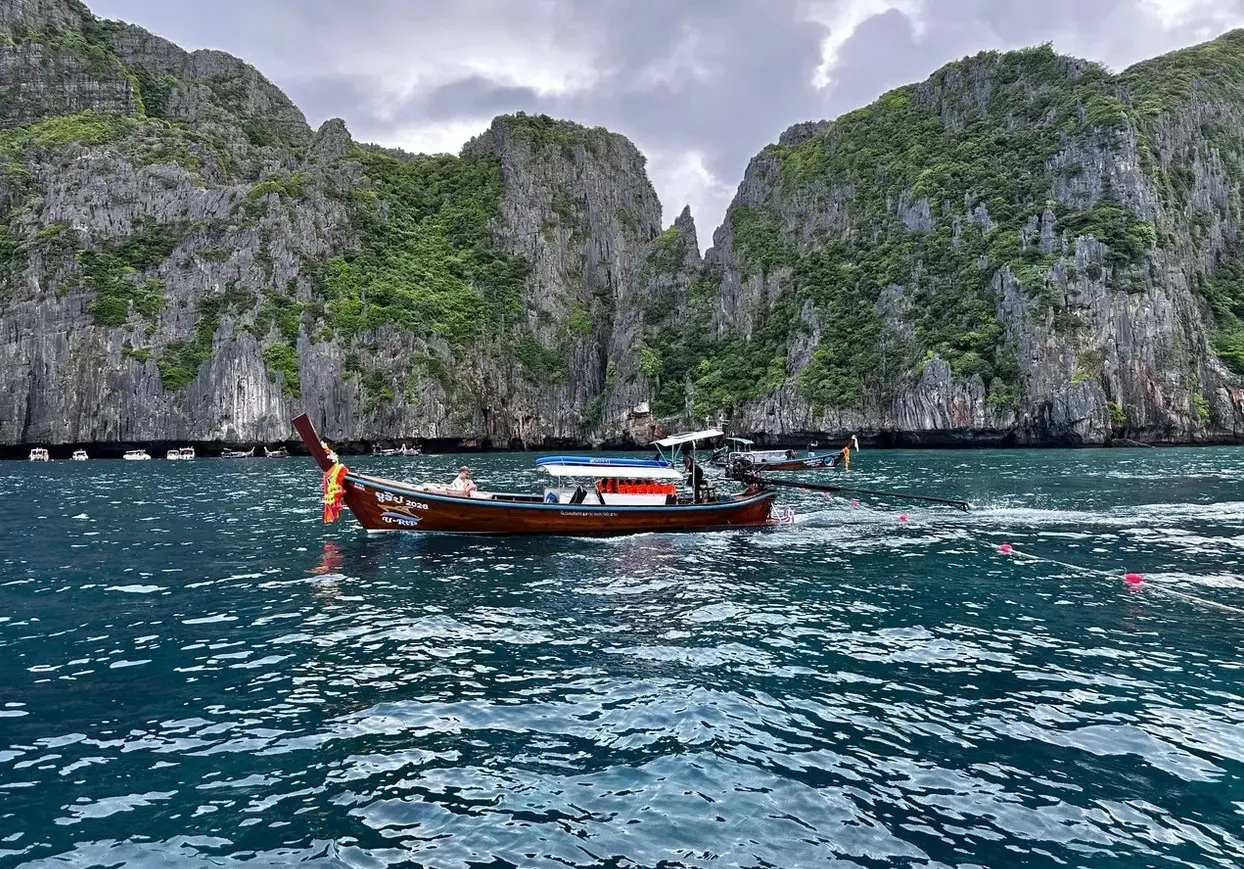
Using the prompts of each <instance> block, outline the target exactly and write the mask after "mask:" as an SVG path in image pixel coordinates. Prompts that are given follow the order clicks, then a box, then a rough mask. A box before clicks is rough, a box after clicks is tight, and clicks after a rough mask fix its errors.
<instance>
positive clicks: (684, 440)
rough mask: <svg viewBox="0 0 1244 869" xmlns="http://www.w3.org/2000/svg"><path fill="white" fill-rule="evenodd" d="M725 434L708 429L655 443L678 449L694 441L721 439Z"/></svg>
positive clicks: (677, 435) (655, 442)
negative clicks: (680, 445)
mask: <svg viewBox="0 0 1244 869" xmlns="http://www.w3.org/2000/svg"><path fill="white" fill-rule="evenodd" d="M723 434H725V432H722V431H719V430H718V429H715V428H708V429H705V430H704V431H693V432H688V433H686V434H676V435H670V436H669V437H667V438H661V440H659V441H653V443H654V444H656V445H657V446H659V447H676V446H678V445H679V444H689V443H691V442H692V441H706V440H708V439H709V438H716V437H721V436H722V435H723Z"/></svg>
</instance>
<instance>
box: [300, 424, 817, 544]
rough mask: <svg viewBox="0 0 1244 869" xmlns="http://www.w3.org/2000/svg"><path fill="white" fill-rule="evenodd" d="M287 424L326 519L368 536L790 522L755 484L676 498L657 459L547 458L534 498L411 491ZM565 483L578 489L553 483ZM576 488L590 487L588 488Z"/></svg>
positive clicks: (308, 428) (309, 430) (592, 532)
mask: <svg viewBox="0 0 1244 869" xmlns="http://www.w3.org/2000/svg"><path fill="white" fill-rule="evenodd" d="M293 425H294V428H295V430H296V431H297V432H298V435H299V437H301V438H302V441H303V443H304V444H305V445H306V447H307V449H308V451H310V453H311V456H312V458H313V459H315V461H316V463H317V464H318V465H319V466H320V469H321V470H322V471H323V472H324V475H323V482H322V491H323V504H324V521H325V522H331V521H333V520H334V519H336V518H337V515H338V513H339V512H340V508H341V506H342V505H343V504H344V506H346V507H348V508H349V509H350V512H351V513H353V514H354V517H355V519H356V520H357V521H358V523H359V524H360V525H362V526H363V528H364V529H366V530H367V531H368V532H369V533H377V532H384V531H417V532H436V533H444V534H487V535H504V534H550V535H566V536H575V537H579V536H585V537H586V536H615V535H623V534H642V533H648V532H692V531H718V530H725V529H733V528H748V527H764V526H769V525H782V524H789V523H790V522H791V521H793V515H792V514H791V513H790V511H789V510H785V511H783V510H779V509H775V504H774V501H775V500H776V498H777V493H775V492H772V491H765V490H763V489H762V488H761V487H759V486H749V487H748V489H747V490H745V491H744V492H743V493H741V494H737V495H716V494H715V493H713V494H712V495H711V497H705V498H701V499H700V500H699V501H697V500H696V499H695V497H694V496H693V495H689V494H687V493H685V492H679V491H678V489H677V486H676V485H675V484H676V483H680V482H682V481H683V474H682V473H681V472H680V471H678V470H676V469H675V468H673V467H671V466H670V465H669V464H668V463H666V462H660V461H646V462H643V461H641V460H629V461H628V463H627V464H621V463H619V462H617V461H611V462H610V461H605V462H601V461H586V462H585V461H583V459H585V458H588V457H582V456H550V457H547V459H546V460H544V462H543V464H540V463H537V468H539V469H540V470H541V471H543V472H545V473H548V474H549V476H550V477H551V478H552V480H551V485H549V486H546V487H545V488H544V491H543V493H540V494H536V493H531V494H527V493H511V492H484V491H480V490H479V489H475V488H474V484H469V486H470V488H469V489H467V490H462V491H458V490H454V489H451V488H450V487H447V486H442V485H437V484H430V483H421V484H415V485H412V484H409V483H403V482H399V481H397V480H390V479H386V478H383V477H375V476H370V475H367V474H360V473H358V472H356V471H351V470H350V469H349V468H347V467H346V466H345V465H343V464H342V463H341V462H340V461H339V459H338V457H337V455H336V454H335V453H334V452H333V451H332V450H330V449H329V448H328V446H327V445H326V444H325V443H323V442H322V441H321V440H320V437H319V435H318V434H317V433H316V431H315V427H314V426H313V425H312V423H311V420H310V418H309V417H308V416H307V415H306V414H305V413H304V414H301V415H299V416H298V417H297V418H295V419H294V420H293ZM464 470H467V469H466V468H465V466H464ZM563 478H570V479H572V480H576V484H575V485H574V486H573V487H571V486H566V485H561V481H562V479H563ZM579 481H586V482H588V485H589V486H590V488H587V487H585V486H583V485H581V484H579ZM592 481H594V484H593V483H592ZM471 489H473V490H471Z"/></svg>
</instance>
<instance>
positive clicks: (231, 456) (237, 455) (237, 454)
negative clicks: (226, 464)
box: [220, 447, 267, 459]
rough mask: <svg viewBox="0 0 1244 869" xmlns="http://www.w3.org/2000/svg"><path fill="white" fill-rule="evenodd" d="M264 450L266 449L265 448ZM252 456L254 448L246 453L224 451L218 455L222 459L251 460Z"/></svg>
mask: <svg viewBox="0 0 1244 869" xmlns="http://www.w3.org/2000/svg"><path fill="white" fill-rule="evenodd" d="M265 449H267V448H266V447H265ZM254 455H255V448H254V447H251V448H250V449H249V450H247V451H246V452H242V451H241V450H225V451H224V452H223V453H221V454H220V457H221V458H222V459H249V458H253V457H254Z"/></svg>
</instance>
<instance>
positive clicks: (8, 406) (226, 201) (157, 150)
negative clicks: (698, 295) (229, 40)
mask: <svg viewBox="0 0 1244 869" xmlns="http://www.w3.org/2000/svg"><path fill="white" fill-rule="evenodd" d="M0 105H3V107H4V111H3V112H0V372H2V373H0V443H8V444H26V443H45V444H46V443H50V444H70V443H78V442H96V443H99V442H105V443H114V444H120V443H135V442H163V441H183V440H189V441H196V442H212V441H216V442H226V443H247V442H252V443H253V442H255V441H269V442H271V441H277V440H284V439H287V438H289V437H290V436H291V428H290V425H289V420H290V418H291V417H292V416H294V415H295V414H297V413H298V412H300V411H301V410H303V409H304V408H305V409H307V410H308V411H309V412H311V414H312V416H313V418H314V419H315V420H316V422H317V424H318V425H319V426H320V427H321V428H322V430H323V431H324V433H325V435H326V436H328V437H331V438H333V439H334V440H336V441H346V442H365V441H369V440H385V439H400V438H433V439H446V440H448V441H451V442H462V441H465V442H471V441H492V442H494V443H499V444H500V445H506V444H509V443H512V442H514V441H527V442H532V443H545V442H555V441H556V440H558V439H564V440H567V441H578V440H581V439H582V437H583V434H584V432H585V430H586V429H587V428H589V427H591V426H592V425H593V424H594V423H595V422H596V421H597V420H598V419H599V417H600V413H601V401H602V398H601V395H602V392H603V390H604V387H605V384H606V380H607V379H608V377H609V376H610V368H609V364H608V355H609V352H610V348H611V347H613V346H615V343H614V339H613V331H614V324H615V321H616V320H617V318H616V317H615V313H614V311H615V307H616V305H617V302H618V300H619V299H621V298H622V297H623V296H624V295H625V292H626V289H627V287H628V286H629V283H630V276H631V275H632V274H633V273H634V272H635V271H636V270H637V268H638V265H639V261H640V259H641V257H642V256H643V253H644V249H645V245H646V244H647V243H648V242H650V241H651V240H652V239H653V238H654V237H655V236H656V235H657V234H658V233H659V231H660V225H659V222H660V204H659V202H658V201H657V197H656V194H655V192H654V191H653V189H652V186H651V184H650V183H649V182H648V180H647V178H646V176H645V173H644V159H643V157H642V156H641V155H640V154H639V153H638V151H637V150H636V149H635V148H634V146H633V145H631V144H630V142H628V141H627V140H626V139H625V138H623V137H621V136H618V135H615V134H612V133H609V132H607V131H605V130H602V129H587V128H584V127H580V126H578V125H575V124H570V123H564V122H558V121H552V120H550V119H548V118H544V117H534V118H532V117H525V116H522V115H518V116H509V117H503V118H498V119H497V120H496V121H495V123H494V124H493V125H492V127H491V128H490V129H489V130H488V131H487V132H486V133H484V134H483V135H482V136H480V137H478V138H477V139H476V140H474V141H472V142H471V143H469V144H468V145H467V146H466V147H465V148H464V149H463V152H462V154H461V155H460V156H459V157H451V156H444V155H441V156H413V155H408V154H403V153H400V152H393V151H387V150H384V149H380V148H375V147H370V146H359V145H357V144H356V143H354V142H353V141H352V140H351V139H350V136H349V134H348V132H347V131H346V128H345V126H344V124H343V123H342V122H341V121H329V122H327V123H325V124H324V125H323V126H322V127H321V129H320V130H318V131H312V130H311V129H310V128H309V127H308V126H307V123H306V121H305V119H304V117H303V116H302V114H301V113H300V112H299V111H298V109H297V108H296V107H295V106H294V105H293V104H292V103H291V102H290V101H289V100H288V99H287V98H286V97H285V95H284V94H282V93H281V92H280V91H279V90H278V89H277V88H276V87H274V86H273V85H272V84H271V83H270V82H268V81H267V80H266V79H265V78H264V77H263V76H262V75H261V74H260V73H259V72H257V71H256V70H255V69H254V68H252V67H250V66H249V65H247V64H245V63H243V62H241V61H239V60H237V59H236V58H233V57H230V56H228V55H225V54H222V53H220V52H214V51H196V52H185V51H182V50H181V49H179V48H177V47H176V46H174V45H172V44H170V43H168V42H167V41H165V40H163V39H160V38H158V37H155V36H153V35H151V34H149V33H147V32H145V31H143V30H141V29H140V28H137V27H133V26H129V25H124V24H118V23H115V22H102V21H98V20H96V19H94V18H93V17H92V16H91V15H90V13H89V12H88V11H87V10H86V9H85V8H84V7H83V6H81V5H80V4H78V3H76V2H72V0H37V2H36V0H22V2H19V3H17V4H16V5H13V4H7V5H5V7H4V9H3V13H2V14H0Z"/></svg>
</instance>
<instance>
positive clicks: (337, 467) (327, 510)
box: [323, 462, 347, 525]
mask: <svg viewBox="0 0 1244 869" xmlns="http://www.w3.org/2000/svg"><path fill="white" fill-rule="evenodd" d="M346 472H347V469H346V466H345V465H343V464H342V463H341V462H333V466H332V467H331V468H329V469H328V470H327V471H325V472H324V485H323V489H324V524H325V525H327V524H328V523H330V522H333V521H335V520H336V518H337V517H338V516H339V515H341V501H342V499H343V498H344V497H345V494H346V487H345V479H346Z"/></svg>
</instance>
